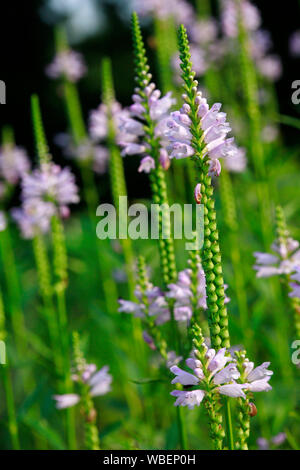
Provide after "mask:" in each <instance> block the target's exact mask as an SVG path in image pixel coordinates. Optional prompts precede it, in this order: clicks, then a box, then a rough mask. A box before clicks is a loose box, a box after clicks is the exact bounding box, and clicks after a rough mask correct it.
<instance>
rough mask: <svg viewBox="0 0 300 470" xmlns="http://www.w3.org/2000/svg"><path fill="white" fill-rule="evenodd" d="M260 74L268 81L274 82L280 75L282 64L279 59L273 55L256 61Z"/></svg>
mask: <svg viewBox="0 0 300 470" xmlns="http://www.w3.org/2000/svg"><path fill="white" fill-rule="evenodd" d="M257 67H258V70H259V71H260V73H261V74H262V75H263V76H264V77H266V78H268V79H269V80H272V81H276V80H278V79H279V78H280V77H281V75H282V63H281V60H280V58H279V57H278V56H277V55H275V54H273V55H267V56H265V57H263V58H261V59H259V60H258V61H257Z"/></svg>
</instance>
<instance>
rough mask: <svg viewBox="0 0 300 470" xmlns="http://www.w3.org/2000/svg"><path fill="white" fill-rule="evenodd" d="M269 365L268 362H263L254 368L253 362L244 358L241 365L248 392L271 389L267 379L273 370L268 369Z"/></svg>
mask: <svg viewBox="0 0 300 470" xmlns="http://www.w3.org/2000/svg"><path fill="white" fill-rule="evenodd" d="M269 365H270V362H263V363H262V364H261V365H260V366H258V367H256V368H254V363H253V362H250V361H248V360H247V359H246V360H245V362H244V364H243V367H244V370H245V374H244V378H245V381H246V382H247V390H249V391H250V392H268V391H270V390H272V387H271V385H270V384H269V380H270V378H271V376H272V375H273V371H271V370H269V369H268V367H269Z"/></svg>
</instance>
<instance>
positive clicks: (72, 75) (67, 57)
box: [46, 50, 86, 82]
mask: <svg viewBox="0 0 300 470" xmlns="http://www.w3.org/2000/svg"><path fill="white" fill-rule="evenodd" d="M85 73H86V66H85V63H84V60H83V57H82V55H81V54H79V53H78V52H75V51H72V50H64V51H61V52H59V53H58V54H57V55H56V56H55V57H54V59H53V62H52V63H51V64H49V65H48V66H47V67H46V74H47V75H48V76H49V77H51V78H63V77H65V78H67V79H68V80H69V81H70V82H77V81H78V80H79V79H80V78H81V77H82V76H83V75H85Z"/></svg>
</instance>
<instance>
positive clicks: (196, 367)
mask: <svg viewBox="0 0 300 470" xmlns="http://www.w3.org/2000/svg"><path fill="white" fill-rule="evenodd" d="M202 349H203V350H204V351H205V355H204V358H205V360H204V361H201V360H200V359H199V354H198V351H197V350H195V351H194V353H193V357H191V358H189V359H187V360H186V364H187V366H188V367H189V368H190V369H191V370H192V371H193V373H190V372H186V371H185V370H183V369H180V368H179V367H177V366H172V367H171V368H170V370H171V372H172V373H173V374H174V375H175V378H174V379H173V380H172V382H171V383H172V384H181V385H183V386H184V387H193V389H192V390H173V391H172V392H171V395H172V396H174V397H176V401H175V403H174V405H175V406H187V407H188V408H190V409H193V408H194V406H199V405H200V403H201V402H202V401H203V399H204V398H205V396H206V394H207V393H208V392H210V393H213V394H221V395H227V396H229V397H234V398H238V397H240V398H246V395H245V392H246V391H251V392H262V391H269V390H271V389H272V387H271V386H270V385H269V383H268V382H269V380H270V377H271V375H272V374H273V372H272V371H270V370H269V369H268V367H269V365H270V363H269V362H264V363H263V364H261V365H260V366H258V367H256V368H254V364H253V363H252V362H249V361H248V360H245V363H244V369H245V374H244V377H246V382H245V383H238V382H237V380H238V379H239V378H240V376H241V374H240V372H239V371H238V368H237V366H236V361H235V359H233V358H232V357H231V356H230V355H229V353H228V352H227V351H226V348H222V349H219V350H218V351H217V352H216V351H215V350H214V349H208V348H207V346H206V345H205V343H203V344H202ZM199 386H200V387H201V386H202V387H201V388H198V387H199Z"/></svg>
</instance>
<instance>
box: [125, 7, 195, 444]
mask: <svg viewBox="0 0 300 470" xmlns="http://www.w3.org/2000/svg"><path fill="white" fill-rule="evenodd" d="M132 38H133V49H134V57H135V78H136V82H137V85H138V93H139V95H140V97H141V99H142V103H143V106H144V108H145V113H144V116H143V117H144V119H145V121H146V124H145V126H144V130H145V134H146V137H145V140H146V142H147V144H148V147H149V155H150V156H151V157H152V158H153V159H154V161H155V169H154V170H152V171H151V172H150V184H151V189H152V198H153V202H154V203H156V204H158V205H159V206H163V207H169V204H168V193H167V185H166V179H165V172H164V170H163V168H162V166H161V164H160V161H159V151H160V148H161V147H160V142H159V139H158V138H157V137H156V135H155V123H154V122H153V120H152V118H151V116H150V107H149V103H148V99H147V96H146V94H145V91H144V90H145V87H146V86H147V85H149V83H150V78H151V74H149V73H148V71H149V65H148V61H147V57H146V50H145V47H144V42H143V38H142V34H141V30H140V25H139V20H138V16H137V14H136V13H133V15H132ZM167 212H168V211H166V210H164V209H163V208H162V207H160V208H159V214H158V215H159V241H158V247H159V252H160V263H161V269H162V274H163V281H164V285H165V286H166V285H167V284H169V283H170V282H173V281H174V280H175V279H176V278H177V271H176V262H175V250H174V241H173V238H172V236H171V231H170V230H169V231H168V233H169V238H163V233H162V228H163V226H164V227H166V228H170V227H168V226H169V225H170V219H169V217H168V214H167ZM169 308H170V312H171V327H172V334H173V335H174V336H175V338H176V350H177V352H179V350H180V335H179V331H178V325H177V322H176V321H175V319H174V303H173V302H170V304H169ZM177 423H178V430H179V435H180V439H181V441H180V445H181V448H185V447H186V439H185V436H184V434H185V431H184V424H183V417H182V415H181V413H178V414H177Z"/></svg>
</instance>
